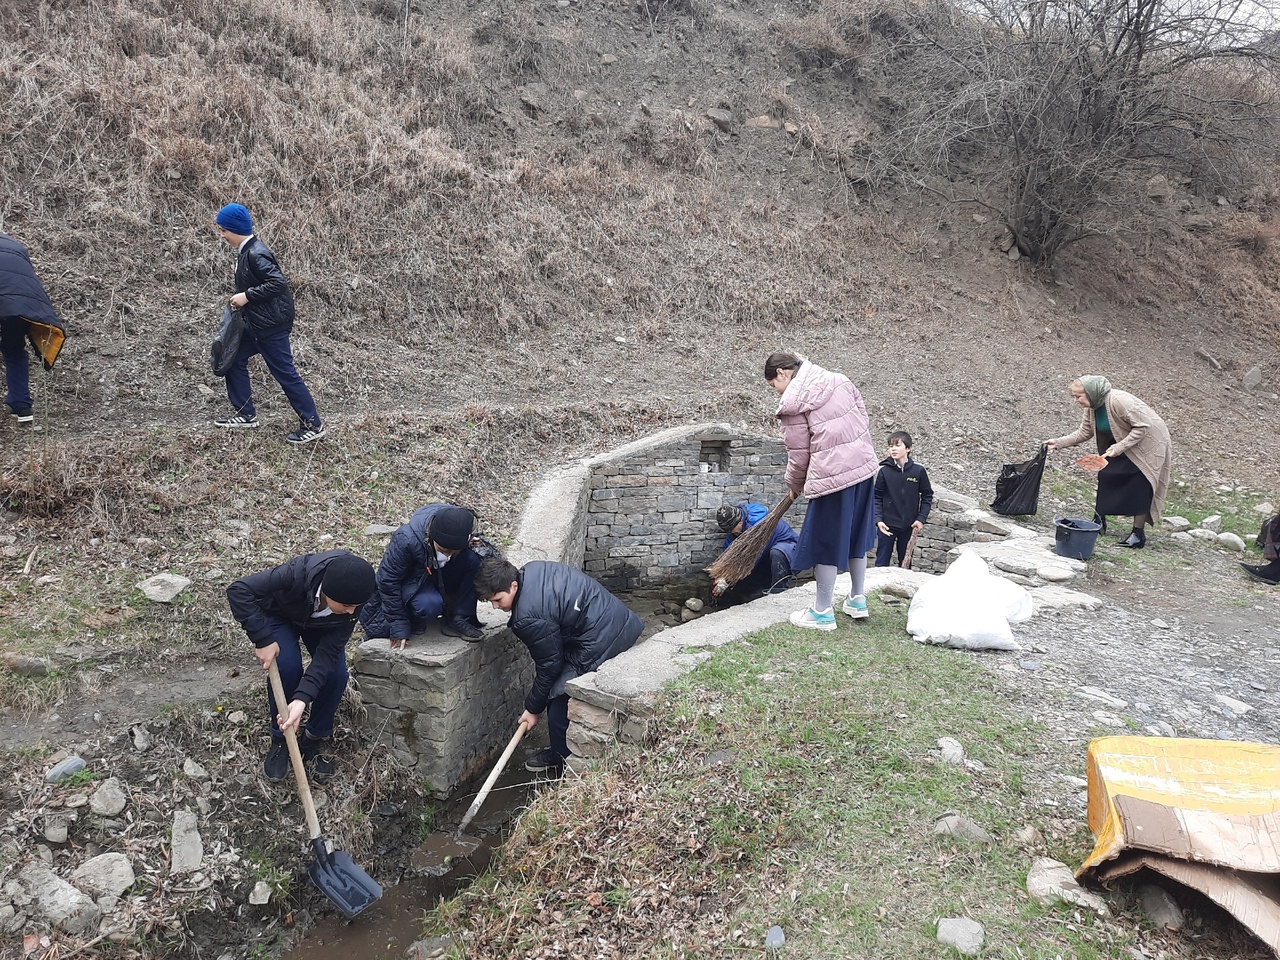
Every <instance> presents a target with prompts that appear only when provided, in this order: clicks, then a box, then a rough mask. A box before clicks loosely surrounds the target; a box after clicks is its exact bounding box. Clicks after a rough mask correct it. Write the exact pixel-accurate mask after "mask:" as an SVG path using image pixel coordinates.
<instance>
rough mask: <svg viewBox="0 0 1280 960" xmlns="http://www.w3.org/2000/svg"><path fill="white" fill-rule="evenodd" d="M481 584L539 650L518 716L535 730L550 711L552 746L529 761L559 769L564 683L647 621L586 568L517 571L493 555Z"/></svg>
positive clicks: (540, 564)
mask: <svg viewBox="0 0 1280 960" xmlns="http://www.w3.org/2000/svg"><path fill="white" fill-rule="evenodd" d="M475 586H476V596H477V597H481V598H483V599H486V600H488V601H489V602H490V603H492V604H493V607H494V609H495V610H503V611H506V612H507V613H510V614H511V620H510V622H509V623H508V626H509V627H510V628H511V631H512V633H514V634H515V635H516V636H517V637H519V638H520V642H521V643H523V644H524V645H525V646H526V647H528V648H529V653H530V655H531V656H532V657H533V662H534V667H535V669H536V675H535V677H534V680H533V688H532V689H531V690H530V691H529V694H528V696H526V697H525V700H524V713H522V714H521V715H520V720H519V722H520V723H522V724H524V725H525V726H526V727H529V728H530V729H531V728H533V727H534V726H535V725H536V724H537V722H538V716H539V714H541V713H542V712H543V711H544V710H545V711H546V714H547V727H548V731H549V733H550V735H551V746H550V747H548V748H547V749H545V750H542V751H541V752H539V753H537V754H535V755H534V756H533V757H532V758H531V759H530V760H529V761H528V762H527V763H526V764H525V765H524V768H525V769H526V770H528V771H529V772H530V773H546V774H548V775H551V776H558V775H559V774H560V773H561V772H563V770H564V763H565V760H566V759H567V758H568V757H569V755H570V754H569V745H568V742H567V740H566V736H565V735H566V733H567V732H568V730H569V695H568V694H567V693H565V685H566V684H567V683H568V682H569V681H570V680H572V679H574V678H575V677H580V676H582V675H583V674H587V673H592V672H594V671H595V670H598V669H599V668H600V665H601V664H602V663H604V662H605V661H606V660H611V659H613V658H614V657H616V656H617V655H618V654H620V653H622V652H623V651H624V650H627V649H629V648H630V647H631V645H632V644H633V643H635V642H636V640H637V638H639V636H640V632H641V631H642V630H643V629H644V624H643V622H641V620H640V618H639V617H638V616H637V615H636V614H635V613H634V612H633V611H631V610H629V609H627V607H626V605H625V604H624V603H623V602H622V601H621V600H619V599H618V598H617V597H615V596H614V595H613V594H611V593H610V592H609V591H608V590H606V589H605V588H604V587H602V586H601V585H600V584H599V583H597V582H596V581H595V580H592V579H591V578H590V577H588V576H587V575H586V574H585V573H583V572H582V571H581V570H576V569H574V568H573V567H570V566H568V565H567V564H563V563H555V562H553V561H550V560H534V561H533V562H531V563H527V564H525V565H524V566H523V567H522V568H520V569H518V570H517V569H516V567H515V566H514V565H513V564H511V563H510V562H509V561H507V560H505V559H503V558H502V557H489V558H487V559H485V560H484V562H483V563H481V564H480V570H479V571H478V572H477V573H476V578H475Z"/></svg>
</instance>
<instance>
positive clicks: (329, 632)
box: [227, 550, 356, 703]
mask: <svg viewBox="0 0 1280 960" xmlns="http://www.w3.org/2000/svg"><path fill="white" fill-rule="evenodd" d="M346 553H347V551H346V550H327V551H325V552H324V553H305V554H303V555H302V556H300V557H294V558H293V559H292V560H286V561H285V562H284V563H282V564H280V566H278V567H272V568H271V569H270V570H263V571H262V572H261V573H253V574H250V575H249V576H247V577H243V578H241V579H239V580H237V581H235V582H234V583H232V584H231V585H230V586H229V587H227V603H229V604H230V605H231V615H232V616H234V617H235V618H236V620H238V621H239V622H240V626H242V627H244V632H245V633H247V634H248V635H249V639H250V640H252V641H253V645H254V646H255V647H266V646H270V645H271V644H272V643H274V642H275V637H273V636H272V635H271V624H270V622H269V620H284V621H286V622H288V623H291V624H292V625H293V626H294V627H295V628H296V629H297V630H298V632H299V633H301V632H302V631H304V630H305V631H306V632H307V633H309V634H310V635H312V636H314V637H318V640H317V642H316V644H315V646H314V647H313V648H312V650H311V663H310V665H309V666H308V667H307V672H306V673H304V674H303V675H302V680H301V682H299V684H298V689H297V691H296V692H295V693H294V697H295V698H296V699H298V700H301V701H302V702H303V703H310V702H311V701H312V700H314V699H315V697H316V694H317V693H319V692H320V688H321V687H322V686H324V682H325V681H326V680H327V679H328V678H329V672H330V671H331V670H332V669H333V666H334V664H335V663H337V662H338V658H339V657H342V656H345V654H346V650H345V648H346V645H347V641H348V640H350V639H351V632H352V631H353V630H354V629H355V626H356V614H354V613H352V614H341V613H333V614H330V615H329V616H327V617H321V618H319V619H316V620H312V619H311V614H312V613H314V612H315V607H316V594H317V593H318V592H319V590H320V582H321V581H322V580H323V579H324V568H325V567H327V566H328V565H329V561H330V560H332V559H334V558H335V557H341V556H344V555H345V554H346Z"/></svg>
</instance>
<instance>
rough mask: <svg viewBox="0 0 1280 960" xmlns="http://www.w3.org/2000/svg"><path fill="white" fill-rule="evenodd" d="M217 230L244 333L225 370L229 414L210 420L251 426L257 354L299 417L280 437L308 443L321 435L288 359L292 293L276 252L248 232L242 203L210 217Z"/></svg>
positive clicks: (250, 223) (233, 304)
mask: <svg viewBox="0 0 1280 960" xmlns="http://www.w3.org/2000/svg"><path fill="white" fill-rule="evenodd" d="M214 223H215V224H216V225H217V228H218V234H219V236H221V237H222V239H223V240H225V241H226V242H227V245H228V246H230V247H231V248H232V249H233V250H235V251H236V278H235V285H236V292H235V294H234V295H233V296H232V297H231V300H230V304H231V307H232V308H233V309H236V310H243V311H244V318H245V329H244V337H243V339H241V341H240V350H239V352H238V353H237V354H236V357H235V360H233V361H232V363H231V369H230V370H228V371H227V377H226V380H227V399H228V400H229V401H230V402H231V407H232V410H233V412H232V414H231V415H230V416H227V417H223V418H221V419H220V420H215V421H214V426H218V427H228V428H232V429H244V428H248V429H253V428H256V427H257V426H258V415H257V412H256V410H255V408H254V405H253V389H252V385H251V384H250V382H249V367H248V364H249V359H250V358H251V357H252V356H253V355H254V354H260V355H261V356H262V362H263V363H265V364H266V365H267V369H268V370H270V371H271V375H272V376H273V377H275V378H276V382H277V383H279V384H280V389H281V390H283V391H284V394H285V396H286V397H288V398H289V405H290V406H292V407H293V412H294V413H296V414H297V415H298V429H297V430H294V431H293V432H292V433H290V434H289V435H288V436H287V437H286V438H285V439H287V440H288V441H289V442H290V443H310V442H311V441H313V440H319V439H320V438H321V437H323V436H324V434H325V429H324V425H323V424H322V423H321V422H320V414H318V413H317V412H316V403H315V400H313V399H312V397H311V391H310V390H308V389H307V385H306V384H305V383H304V382H303V381H302V377H301V376H300V375H299V374H298V370H297V367H295V366H294V363H293V348H292V347H291V346H290V344H289V334H290V333H291V332H292V330H293V319H294V310H293V292H292V291H291V290H290V289H289V281H288V280H287V279H285V275H284V272H283V271H282V270H281V269H280V264H279V262H277V260H276V256H275V254H274V253H272V252H271V251H270V250H269V249H268V248H267V245H266V244H265V243H263V242H262V241H261V240H259V239H258V237H257V236H256V235H255V234H254V232H253V218H252V217H251V216H250V215H249V211H248V210H247V209H245V207H244V206H243V205H242V204H239V203H228V204H227V205H226V206H225V207H223V208H222V209H221V210H219V211H218V215H217V216H216V217H214Z"/></svg>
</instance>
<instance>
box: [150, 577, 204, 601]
mask: <svg viewBox="0 0 1280 960" xmlns="http://www.w3.org/2000/svg"><path fill="white" fill-rule="evenodd" d="M189 586H191V581H190V580H188V579H187V578H186V577H183V576H179V575H178V574H176V573H157V574H156V575H155V576H154V577H151V578H150V579H148V580H143V581H142V582H141V583H139V584H137V587H138V589H139V590H141V591H142V594H143V596H145V597H146V598H147V599H148V600H153V601H155V602H156V603H172V602H173V601H174V598H175V597H177V596H178V594H180V593H182V591H183V590H185V589H187V587H189Z"/></svg>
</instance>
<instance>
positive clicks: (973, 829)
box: [933, 813, 993, 843]
mask: <svg viewBox="0 0 1280 960" xmlns="http://www.w3.org/2000/svg"><path fill="white" fill-rule="evenodd" d="M933 832H934V833H935V834H937V835H938V836H944V837H955V838H956V839H957V840H968V841H970V842H972V843H991V842H992V839H993V838H992V836H991V834H989V833H988V832H987V831H986V830H984V829H983V828H982V827H980V826H978V824H976V823H975V822H974V821H972V820H970V819H969V818H968V817H962V816H959V815H958V814H954V813H953V814H948V815H947V816H945V817H941V818H939V819H938V821H937V822H936V823H934V825H933Z"/></svg>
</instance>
